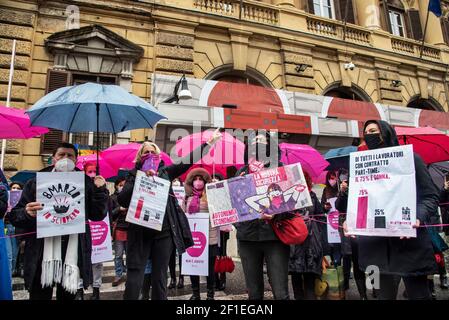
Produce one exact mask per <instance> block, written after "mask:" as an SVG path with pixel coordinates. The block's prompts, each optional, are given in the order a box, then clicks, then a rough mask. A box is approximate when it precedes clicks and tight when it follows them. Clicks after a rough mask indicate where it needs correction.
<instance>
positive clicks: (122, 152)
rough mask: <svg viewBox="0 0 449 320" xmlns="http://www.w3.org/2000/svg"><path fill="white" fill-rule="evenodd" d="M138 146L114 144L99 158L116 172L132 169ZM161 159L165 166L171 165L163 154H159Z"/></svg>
mask: <svg viewBox="0 0 449 320" xmlns="http://www.w3.org/2000/svg"><path fill="white" fill-rule="evenodd" d="M140 146H141V144H140V143H127V144H115V145H113V146H112V147H110V148H107V149H106V150H104V151H103V152H101V156H102V157H103V159H104V160H105V161H107V162H108V163H109V164H110V165H111V167H113V168H114V169H116V170H117V172H118V170H119V169H132V168H134V166H135V163H134V159H135V158H136V154H137V151H138V150H139V148H140ZM161 159H162V160H163V161H164V164H165V165H166V166H168V165H171V164H172V163H173V161H172V160H171V159H170V157H169V155H168V154H166V153H165V152H161Z"/></svg>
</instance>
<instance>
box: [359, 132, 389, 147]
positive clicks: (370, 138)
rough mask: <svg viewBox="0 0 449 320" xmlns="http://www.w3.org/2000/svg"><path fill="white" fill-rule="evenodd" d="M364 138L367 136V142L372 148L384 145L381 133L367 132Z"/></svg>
mask: <svg viewBox="0 0 449 320" xmlns="http://www.w3.org/2000/svg"><path fill="white" fill-rule="evenodd" d="M364 138H365V143H366V145H367V146H368V149H370V150H373V149H378V148H382V147H383V144H384V141H383V139H382V136H381V135H380V133H370V134H365V135H364Z"/></svg>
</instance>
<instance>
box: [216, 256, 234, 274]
mask: <svg viewBox="0 0 449 320" xmlns="http://www.w3.org/2000/svg"><path fill="white" fill-rule="evenodd" d="M234 269H235V264H234V261H232V258H231V257H227V256H226V257H225V256H218V257H217V258H216V259H215V265H214V272H215V273H225V272H228V273H232V272H233V271H234Z"/></svg>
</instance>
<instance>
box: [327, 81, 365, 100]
mask: <svg viewBox="0 0 449 320" xmlns="http://www.w3.org/2000/svg"><path fill="white" fill-rule="evenodd" d="M323 95H324V96H327V97H334V98H341V99H349V100H356V101H367V102H371V98H370V97H369V96H368V94H366V93H365V92H364V91H363V90H362V89H360V88H358V87H356V86H355V85H353V86H352V87H343V86H341V84H340V83H336V84H333V85H331V86H329V87H328V88H327V89H325V90H324V92H323Z"/></svg>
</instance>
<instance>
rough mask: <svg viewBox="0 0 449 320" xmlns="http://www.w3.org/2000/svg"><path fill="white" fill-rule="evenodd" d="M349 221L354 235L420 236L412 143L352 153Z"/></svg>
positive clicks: (349, 227) (349, 229)
mask: <svg viewBox="0 0 449 320" xmlns="http://www.w3.org/2000/svg"><path fill="white" fill-rule="evenodd" d="M346 221H347V225H348V231H349V233H350V234H353V235H363V236H381V237H416V229H415V228H413V227H412V226H413V225H414V224H415V223H416V181H415V162H414V157H413V147H412V145H405V146H400V147H391V148H382V149H377V150H368V151H362V152H353V153H351V154H350V175H349V199H348V212H347V220H346Z"/></svg>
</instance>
